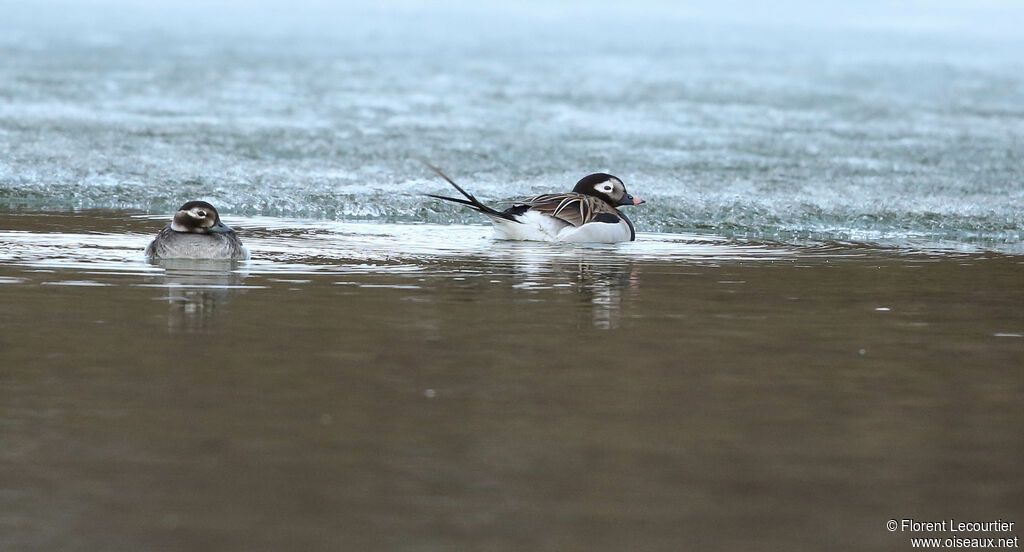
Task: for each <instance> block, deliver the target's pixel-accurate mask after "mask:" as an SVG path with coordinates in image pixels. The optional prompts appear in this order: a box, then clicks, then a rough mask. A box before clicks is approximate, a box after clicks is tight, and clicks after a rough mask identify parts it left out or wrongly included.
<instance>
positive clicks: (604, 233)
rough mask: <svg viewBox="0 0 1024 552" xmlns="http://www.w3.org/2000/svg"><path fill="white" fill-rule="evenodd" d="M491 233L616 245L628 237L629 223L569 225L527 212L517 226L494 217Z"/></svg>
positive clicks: (504, 235) (536, 213) (504, 236)
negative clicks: (492, 231)
mask: <svg viewBox="0 0 1024 552" xmlns="http://www.w3.org/2000/svg"><path fill="white" fill-rule="evenodd" d="M492 220H493V222H494V233H495V234H497V237H498V238H499V239H503V240H531V241H548V242H570V243H618V242H623V241H629V240H630V237H631V236H632V232H630V229H629V224H627V223H626V221H619V222H618V223H616V224H611V223H607V222H590V223H587V224H584V225H583V226H579V227H577V226H573V225H571V224H569V223H567V222H565V221H563V220H561V219H558V218H555V217H552V216H549V215H545V214H541V213H538V212H536V211H527V212H526V213H523V215H522V216H520V217H519V221H520V223H515V222H511V221H507V220H504V219H498V218H494V219H492Z"/></svg>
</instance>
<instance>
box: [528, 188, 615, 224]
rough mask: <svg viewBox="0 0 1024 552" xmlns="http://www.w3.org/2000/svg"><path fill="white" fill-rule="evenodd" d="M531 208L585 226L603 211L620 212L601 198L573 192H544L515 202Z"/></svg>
mask: <svg viewBox="0 0 1024 552" xmlns="http://www.w3.org/2000/svg"><path fill="white" fill-rule="evenodd" d="M515 204H516V205H526V206H528V207H530V209H532V210H535V211H540V212H541V213H544V214H546V215H550V216H553V217H555V218H558V219H561V220H564V221H565V222H568V223H569V224H571V225H573V226H577V227H578V226H583V225H584V224H586V223H588V222H590V221H592V220H594V218H595V217H597V215H599V214H601V213H614V214H617V213H618V212H617V211H616V210H615V208H614V207H612V206H611V205H608V204H607V203H606V202H604V201H601V200H600V199H598V198H596V197H593V196H588V195H585V194H577V193H573V192H569V193H565V194H544V195H539V196H533V197H528V198H526V199H521V200H518V201H516V202H515Z"/></svg>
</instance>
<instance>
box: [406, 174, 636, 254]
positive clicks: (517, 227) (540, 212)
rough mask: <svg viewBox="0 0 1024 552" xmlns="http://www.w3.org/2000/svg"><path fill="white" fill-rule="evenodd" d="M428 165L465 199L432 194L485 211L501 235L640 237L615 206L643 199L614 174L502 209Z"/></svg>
mask: <svg viewBox="0 0 1024 552" xmlns="http://www.w3.org/2000/svg"><path fill="white" fill-rule="evenodd" d="M426 165H427V166H428V167H430V169H431V170H433V171H434V172H435V173H437V174H438V176H440V177H441V178H443V179H445V180H446V181H447V182H448V183H449V184H451V185H452V186H454V187H455V189H456V190H458V191H459V193H461V194H462V195H463V196H464V197H465V199H460V198H455V197H447V196H441V195H434V194H427V195H428V196H430V197H433V198H437V199H443V200H445V201H452V202H454V203H459V204H461V205H465V206H467V207H469V208H470V209H473V210H474V211H478V212H481V213H483V214H485V215H487V217H488V218H490V219H491V222H493V223H494V231H495V233H496V234H497V235H498V237H499V238H501V239H506V240H537V241H555V242H581V243H582V242H597V243H617V242H624V241H633V240H635V239H636V230H634V228H633V222H632V221H630V220H629V218H627V217H626V215H624V214H622V212H620V211H619V210H618V209H617V208H616V207H618V206H621V205H640V204H641V203H644V200H642V199H640V198H638V197H635V196H632V195H629V194H628V193H626V186H625V185H624V184H623V183H622V181H621V180H619V179H618V178H616V177H614V176H612V175H610V174H605V173H594V174H591V175H588V176H585V177H583V178H582V179H580V181H579V182H577V183H576V187H575V188H573V189H572V191H571V192H568V193H564V194H543V195H539V196H533V197H528V198H524V199H517V200H514V201H513V202H512V206H511V207H509V208H508V209H505V210H504V211H498V210H497V209H493V208H491V207H488V206H486V205H484V204H483V203H480V201H479V200H477V198H475V197H473V194H471V193H469V192H467V191H466V190H463V189H462V187H460V186H459V185H458V184H456V183H455V182H453V181H452V179H450V178H448V176H447V175H445V174H444V173H443V172H441V170H440V169H438V168H437V167H435V166H433V165H431V164H429V163H426Z"/></svg>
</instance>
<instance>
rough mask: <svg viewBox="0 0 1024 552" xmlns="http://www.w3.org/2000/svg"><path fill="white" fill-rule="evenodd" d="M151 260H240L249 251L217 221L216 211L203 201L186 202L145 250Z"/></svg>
mask: <svg viewBox="0 0 1024 552" xmlns="http://www.w3.org/2000/svg"><path fill="white" fill-rule="evenodd" d="M146 256H147V257H149V258H151V259H221V260H229V259H230V260H243V259H248V258H249V250H248V249H246V248H245V246H243V245H242V240H240V239H238V236H236V235H235V231H234V230H232V229H231V227H230V226H228V225H226V224H224V223H223V222H221V221H220V215H218V214H217V209H215V208H214V207H213V205H210V204H209V203H207V202H205V201H189V202H188V203H186V204H184V205H182V206H181V207H179V208H178V212H176V213H174V218H173V219H171V223H170V224H168V225H167V226H165V227H164V229H163V230H161V231H160V233H159V234H157V235H156V239H154V240H153V242H152V243H150V244H149V246H148V247H146Z"/></svg>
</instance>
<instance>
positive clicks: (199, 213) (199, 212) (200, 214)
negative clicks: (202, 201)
mask: <svg viewBox="0 0 1024 552" xmlns="http://www.w3.org/2000/svg"><path fill="white" fill-rule="evenodd" d="M196 214H197V215H199V216H201V217H205V216H206V211H196Z"/></svg>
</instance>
